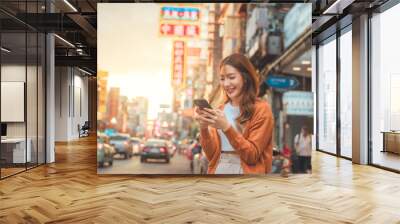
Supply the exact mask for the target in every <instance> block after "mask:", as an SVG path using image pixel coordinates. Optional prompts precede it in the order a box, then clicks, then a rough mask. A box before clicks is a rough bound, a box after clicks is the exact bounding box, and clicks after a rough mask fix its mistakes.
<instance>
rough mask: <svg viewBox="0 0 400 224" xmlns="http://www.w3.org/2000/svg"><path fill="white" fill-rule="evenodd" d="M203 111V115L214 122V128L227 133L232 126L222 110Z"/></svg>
mask: <svg viewBox="0 0 400 224" xmlns="http://www.w3.org/2000/svg"><path fill="white" fill-rule="evenodd" d="M201 111H203V115H204V116H205V117H207V118H209V119H210V120H212V121H213V122H212V123H211V124H210V125H211V126H212V127H214V128H216V129H221V130H223V131H226V130H228V128H229V127H230V126H231V125H230V124H229V122H228V120H227V119H226V117H225V114H224V112H223V111H222V110H219V109H215V110H213V109H209V108H204V109H202V110H201Z"/></svg>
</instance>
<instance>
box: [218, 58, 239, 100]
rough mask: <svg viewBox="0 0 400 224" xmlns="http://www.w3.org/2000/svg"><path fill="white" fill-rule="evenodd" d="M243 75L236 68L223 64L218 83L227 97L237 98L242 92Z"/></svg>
mask: <svg viewBox="0 0 400 224" xmlns="http://www.w3.org/2000/svg"><path fill="white" fill-rule="evenodd" d="M243 83H244V80H243V77H242V75H241V74H240V73H239V71H238V70H236V68H234V67H233V66H230V65H223V66H222V68H221V71H220V73H219V84H220V85H221V87H222V88H223V89H224V91H225V92H226V94H227V95H228V97H229V99H231V100H232V99H238V98H239V97H240V95H241V93H242V88H243Z"/></svg>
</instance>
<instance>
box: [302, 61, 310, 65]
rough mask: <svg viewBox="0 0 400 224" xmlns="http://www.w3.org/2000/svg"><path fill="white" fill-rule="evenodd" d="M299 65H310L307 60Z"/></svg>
mask: <svg viewBox="0 0 400 224" xmlns="http://www.w3.org/2000/svg"><path fill="white" fill-rule="evenodd" d="M301 64H302V65H309V64H311V62H310V61H309V60H303V61H301Z"/></svg>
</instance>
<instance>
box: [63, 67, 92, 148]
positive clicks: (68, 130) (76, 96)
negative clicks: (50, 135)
mask: <svg viewBox="0 0 400 224" xmlns="http://www.w3.org/2000/svg"><path fill="white" fill-rule="evenodd" d="M82 75H83V73H81V72H80V71H79V70H77V69H75V68H71V67H56V93H55V108H56V109H55V112H56V113H55V116H56V118H55V119H56V133H55V140H56V141H70V140H73V139H77V138H79V133H78V124H80V125H81V126H82V125H83V124H84V122H85V121H87V120H88V78H87V77H83V76H82ZM80 107H81V108H80Z"/></svg>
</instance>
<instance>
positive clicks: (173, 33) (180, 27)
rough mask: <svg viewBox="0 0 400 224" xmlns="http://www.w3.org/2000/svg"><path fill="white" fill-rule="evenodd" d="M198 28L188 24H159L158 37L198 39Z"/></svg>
mask: <svg viewBox="0 0 400 224" xmlns="http://www.w3.org/2000/svg"><path fill="white" fill-rule="evenodd" d="M199 34H200V27H199V26H198V25H189V24H168V23H161V24H160V35H161V36H170V37H198V36H199Z"/></svg>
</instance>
